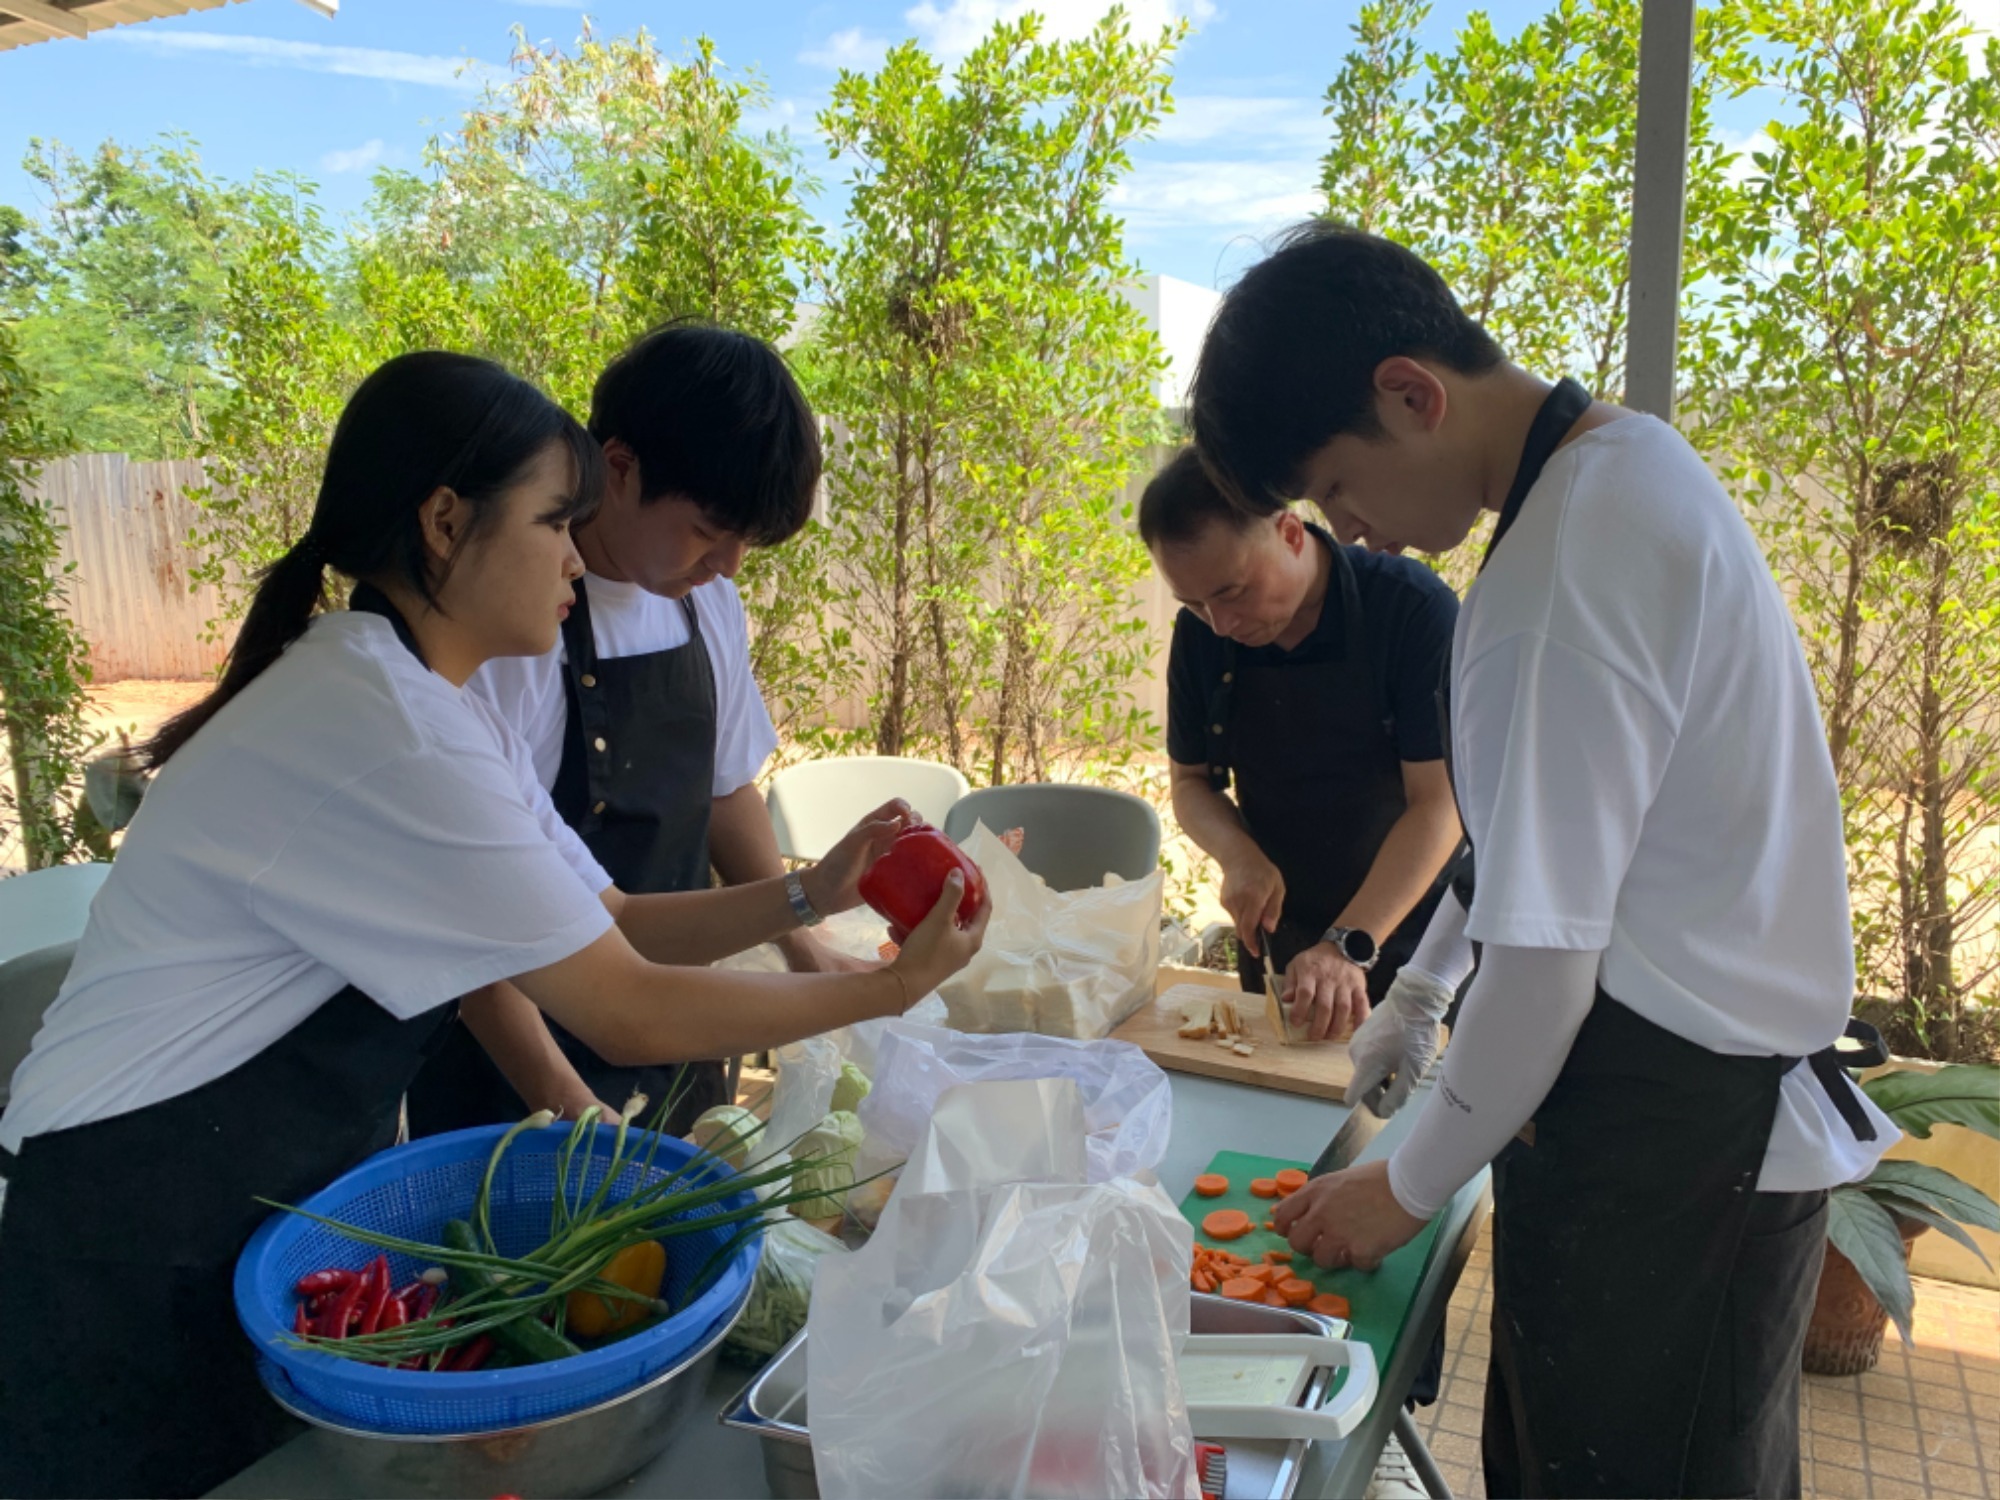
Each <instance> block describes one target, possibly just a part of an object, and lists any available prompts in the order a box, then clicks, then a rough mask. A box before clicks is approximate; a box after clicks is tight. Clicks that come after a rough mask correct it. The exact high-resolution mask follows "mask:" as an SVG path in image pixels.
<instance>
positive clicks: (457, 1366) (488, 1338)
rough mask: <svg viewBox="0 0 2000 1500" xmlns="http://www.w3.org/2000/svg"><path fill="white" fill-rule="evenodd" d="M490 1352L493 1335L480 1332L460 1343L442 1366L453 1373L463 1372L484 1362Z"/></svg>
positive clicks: (491, 1351)
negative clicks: (471, 1339) (470, 1340)
mask: <svg viewBox="0 0 2000 1500" xmlns="http://www.w3.org/2000/svg"><path fill="white" fill-rule="evenodd" d="M492 1354H493V1335H492V1334H490V1333H482V1334H480V1335H479V1337H478V1338H476V1339H474V1340H473V1341H472V1342H471V1343H469V1344H465V1345H462V1346H461V1347H460V1348H459V1349H458V1351H457V1352H456V1353H455V1354H454V1355H453V1356H452V1358H451V1360H450V1362H449V1363H447V1364H446V1365H444V1366H443V1368H444V1369H446V1370H448V1371H450V1372H451V1373H452V1374H454V1375H461V1374H465V1373H467V1372H469V1371H472V1370H476V1369H478V1368H479V1367H480V1366H481V1365H483V1364H485V1363H486V1361H487V1360H488V1359H489V1358H491V1357H492Z"/></svg>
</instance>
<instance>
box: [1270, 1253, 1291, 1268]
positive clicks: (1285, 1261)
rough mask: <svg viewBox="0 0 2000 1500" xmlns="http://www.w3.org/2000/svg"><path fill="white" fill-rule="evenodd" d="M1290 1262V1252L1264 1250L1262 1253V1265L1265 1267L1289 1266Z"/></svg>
mask: <svg viewBox="0 0 2000 1500" xmlns="http://www.w3.org/2000/svg"><path fill="white" fill-rule="evenodd" d="M1291 1261H1292V1252H1291V1251H1289V1250H1266V1251H1265V1252H1264V1264H1265V1265H1267V1266H1285V1265H1290V1264H1291Z"/></svg>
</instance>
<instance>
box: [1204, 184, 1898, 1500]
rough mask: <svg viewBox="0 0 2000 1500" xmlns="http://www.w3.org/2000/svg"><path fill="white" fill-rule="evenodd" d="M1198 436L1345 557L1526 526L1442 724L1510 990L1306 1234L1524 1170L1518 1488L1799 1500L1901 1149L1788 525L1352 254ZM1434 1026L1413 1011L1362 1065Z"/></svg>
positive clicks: (1311, 1218)
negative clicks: (1834, 1347)
mask: <svg viewBox="0 0 2000 1500" xmlns="http://www.w3.org/2000/svg"><path fill="white" fill-rule="evenodd" d="M1191 407H1192V422H1193V426H1194V431H1195V436H1196V441H1197V443H1198V444H1199V445H1200V447H1201V451H1202V453H1203V457H1204V461H1205V462H1206V463H1207V464H1208V465H1209V466H1210V467H1211V469H1212V470H1213V471H1214V472H1215V473H1216V474H1217V475H1218V477H1219V478H1221V479H1222V480H1223V482H1224V483H1225V486H1226V487H1227V488H1228V489H1229V490H1230V491H1231V492H1232V493H1234V494H1236V495H1237V496H1239V497H1241V499H1242V501H1243V503H1245V504H1247V505H1259V504H1265V503H1268V502H1269V501H1270V500H1273V499H1280V500H1282V499H1290V498H1294V497H1306V498H1310V499H1311V500H1313V501H1315V502H1316V503H1318V504H1319V506H1320V507H1321V508H1322V509H1323V510H1324V512H1325V513H1326V515H1327V517H1328V519H1329V521H1330V522H1331V524H1332V526H1333V529H1334V531H1335V532H1336V533H1337V534H1338V535H1339V536H1340V537H1341V539H1342V540H1343V541H1360V542H1365V543H1367V544H1368V545H1370V546H1374V547H1378V548H1383V549H1388V550H1401V549H1403V548H1406V547H1414V548H1418V549H1421V550H1425V551H1431V552H1442V551H1447V550H1449V549H1450V548H1452V547H1455V546H1457V545H1458V544H1459V543H1460V542H1461V541H1463V540H1464V539H1465V537H1466V535H1467V533H1468V532H1469V531H1470V530H1471V528H1472V526H1473V523H1474V522H1475V521H1476V520H1477V519H1478V517H1479V515H1480V513H1481V512H1482V511H1496V512H1498V513H1499V520H1498V523H1497V526H1496V534H1495V541H1494V543H1493V545H1492V547H1491V550H1490V551H1489V553H1488V555H1487V562H1488V564H1489V565H1487V566H1485V567H1484V570H1483V572H1482V574H1481V576H1480V578H1479V580H1478V582H1477V583H1475V584H1474V586H1473V588H1472V590H1471V591H1470V593H1469V594H1468V596H1467V598H1466V600H1465V604H1464V608H1463V610H1462V612H1461V613H1460V615H1459V619H1458V625H1457V631H1456V635H1455V638H1454V642H1453V659H1452V664H1451V670H1450V673H1449V680H1448V683H1447V684H1445V685H1443V692H1442V694H1441V698H1442V701H1443V703H1444V704H1445V705H1446V706H1447V708H1448V713H1449V720H1450V722H1449V724H1448V727H1447V740H1446V748H1447V756H1448V757H1449V760H1450V762H1451V764H1452V768H1453V780H1454V784H1455V787H1456V791H1457V795H1458V798H1459V802H1460V807H1461V811H1462V813H1463V817H1464V822H1465V831H1466V835H1467V837H1468V838H1469V840H1470V841H1471V844H1472V848H1473V851H1474V859H1475V870H1476V879H1475V882H1474V886H1473V891H1472V899H1471V905H1470V911H1469V916H1468V918H1467V922H1466V930H1467V933H1468V934H1469V936H1470V937H1471V939H1472V940H1473V941H1474V942H1475V943H1478V944H1480V945H1482V950H1483V951H1482V958H1481V963H1480V968H1479V972H1478V976H1477V978H1476V979H1475V980H1474V982H1473V987H1472V989H1471V991H1470V992H1469V994H1468V995H1467V997H1466V1001H1465V1004H1464V1007H1463V1012H1462V1015H1461V1016H1460V1019H1459V1025H1458V1028H1457V1031H1456V1034H1455V1035H1454V1037H1453V1039H1452V1046H1451V1048H1450V1051H1449V1052H1448V1053H1447V1054H1446V1055H1445V1057H1444V1059H1443V1062H1442V1064H1441V1067H1440V1076H1439V1078H1438V1081H1437V1086H1436V1087H1435V1088H1434V1089H1431V1090H1427V1091H1426V1092H1425V1095H1424V1102H1423V1105H1422V1112H1421V1114H1420V1116H1419V1118H1418V1119H1417V1121H1416V1123H1415V1126H1414V1128H1413V1129H1412V1130H1410V1132H1409V1133H1408V1135H1407V1136H1406V1137H1405V1138H1404V1139H1403V1140H1402V1142H1401V1143H1400V1144H1399V1145H1398V1146H1397V1148H1396V1149H1395V1151H1394V1152H1393V1153H1392V1154H1391V1155H1390V1157H1389V1158H1388V1159H1387V1160H1386V1161H1381V1162H1374V1163H1370V1164H1368V1165H1365V1166H1360V1167H1355V1168H1350V1169H1348V1170H1346V1171H1342V1172H1335V1173H1330V1174H1328V1175H1326V1176H1324V1177H1321V1178H1318V1179H1316V1180H1315V1181H1313V1182H1311V1183H1309V1184H1308V1185H1307V1186H1306V1187H1305V1188H1303V1189H1302V1190H1301V1191H1299V1192H1298V1193H1297V1194H1295V1195H1294V1196H1293V1197H1292V1198H1290V1199H1288V1200H1287V1201H1286V1202H1285V1203H1283V1204H1282V1205H1280V1206H1279V1207H1278V1208H1277V1209H1276V1210H1275V1214H1274V1217H1275V1218H1276V1221H1277V1223H1278V1227H1279V1228H1280V1229H1281V1230H1283V1231H1284V1232H1286V1233H1287V1234H1288V1236H1289V1238H1290V1240H1291V1242H1292V1244H1293V1246H1294V1247H1295V1248H1296V1249H1298V1250H1300V1251H1303V1252H1307V1253H1310V1254H1311V1255H1312V1256H1313V1258H1314V1259H1315V1260H1316V1261H1317V1262H1318V1263H1319V1264H1321V1265H1323V1266H1338V1265H1353V1266H1359V1267H1363V1268H1368V1267H1373V1266H1375V1265H1377V1264H1379V1263H1380V1262H1381V1260H1382V1258H1383V1257H1384V1256H1385V1255H1387V1254H1389V1253H1390V1252H1392V1251H1393V1250H1395V1249H1396V1248H1397V1247H1399V1246H1401V1245H1403V1244H1405V1243H1406V1242H1408V1241H1409V1240H1410V1239H1412V1238H1413V1237H1414V1236H1415V1235H1416V1234H1417V1232H1418V1231H1419V1230H1420V1229H1421V1228H1422V1227H1423V1226H1424V1224H1425V1223H1426V1222H1427V1221H1428V1220H1429V1219H1430V1218H1431V1217H1432V1216H1433V1215H1435V1214H1436V1213H1437V1212H1438V1211H1439V1210H1440V1209H1441V1208H1442V1207H1443V1206H1444V1205H1445V1204H1446V1203H1447V1202H1448V1201H1449V1200H1450V1198H1451V1197H1452V1196H1453V1194H1454V1193H1455V1192H1456V1191H1457V1190H1458V1189H1459V1188H1460V1187H1461V1186H1463V1185H1464V1184H1465V1183H1466V1182H1468V1181H1469V1180H1470V1179H1472V1178H1473V1177H1474V1176H1476V1175H1477V1173H1478V1172H1479V1170H1480V1169H1481V1168H1482V1167H1484V1166H1485V1165H1486V1164H1487V1163H1488V1162H1491V1163H1493V1167H1494V1188H1495V1204H1496V1207H1495V1219H1494V1276H1495V1291H1496V1296H1495V1310H1494V1318H1493V1353H1492V1359H1491V1365H1490V1368H1489V1373H1488V1379H1487V1410H1486V1420H1485V1431H1484V1438H1483V1448H1484V1457H1485V1467H1486V1483H1487V1490H1488V1493H1490V1494H1495V1495H1500V1494H1517V1495H1518V1494H1527V1495H1607V1494H1645V1495H1680V1494H1729V1495H1753V1494H1754V1495H1795V1494H1797V1493H1798V1485H1799V1477H1798V1431H1797V1411H1798V1369H1799V1352H1800V1346H1801V1344H1802V1342H1803V1339H1804V1334H1805V1324H1806V1319H1807V1316H1808V1314H1809V1312H1810V1309H1811V1306H1812V1301H1813V1293H1814V1290H1815V1287H1816V1285H1817V1281H1818V1274H1819V1266H1820V1259H1821V1256H1822V1253H1823V1247H1824V1242H1825V1221H1826V1189H1828V1188H1830V1187H1832V1186H1834V1185H1836V1184H1839V1183H1842V1182H1846V1181H1850V1180H1852V1179H1854V1178H1856V1177H1858V1176H1860V1175H1863V1174H1865V1173H1866V1172H1867V1171H1868V1170H1869V1168H1870V1167H1871V1166H1872V1165H1873V1163H1874V1161H1875V1159H1876V1157H1878V1156H1879V1155H1880V1154H1881V1152H1882V1151H1883V1150H1885V1149H1886V1148H1887V1147H1888V1146H1889V1144H1890V1143H1891V1142H1892V1141H1893V1139H1894V1138H1895V1134H1896V1132H1895V1130H1894V1127H1893V1126H1891V1125H1890V1124H1889V1122H1888V1121H1887V1120H1886V1119H1885V1118H1883V1117H1882V1116H1881V1115H1880V1113H1879V1112H1878V1111H1875V1110H1874V1109H1873V1108H1872V1106H1870V1105H1868V1104H1867V1102H1866V1100H1865V1098H1863V1096H1861V1095H1860V1093H1859V1091H1858V1090H1856V1089H1855V1088H1854V1087H1853V1085H1852V1083H1851V1081H1850V1080H1849V1079H1848V1078H1847V1077H1846V1075H1845V1074H1844V1073H1842V1072H1840V1071H1839V1068H1838V1066H1837V1065H1836V1064H1835V1063H1834V1061H1833V1058H1832V1053H1831V1050H1830V1049H1831V1048H1832V1046H1833V1044H1834V1043H1835V1041H1836V1040H1837V1039H1838V1038H1840V1036H1841V1035H1842V1031H1843V1028H1844V1025H1845V1023H1846V1021H1847V1017H1848V1009H1849V1005H1850V1002H1851V1000H1852V998H1853V987H1854V967H1853V944H1852V938H1851V934H1850V931H1849V907H1848V897H1847V885H1846V864H1845V855H1844V849H1843V845H1842V828H1841V806H1840V795H1839V789H1838V787H1837V786H1836V784H1835V781H1834V776H1833V767H1832V762H1831V759H1830V757H1829V755H1828V752H1827V748H1826V744H1825V739H1824V734H1823V731H1822V728H1821V724H1820V720H1819V715H1818V710H1817V706H1816V704H1815V702H1814V698H1813V687H1812V680H1811V677H1810V675H1809V672H1808V670H1807V667H1806V663H1805V660H1804V656H1803V654H1802V653H1801V651H1800V649H1799V646H1798V641H1797V637H1796V634H1795V632H1794V629H1793V626H1792V624H1791V620H1790V617H1789V615H1788V613H1787V611H1786V606H1785V601H1784V599H1783V597H1782V596H1781V594H1780V593H1779V590H1778V588H1777V586H1776V584H1775V583H1774V581H1773V580H1772V578H1771V576H1770V573H1769V571H1768V570H1767V568H1766V566H1765V564H1764V561H1763V558H1762V556H1761V554H1760V553H1759V551H1758V549H1757V545H1756V542H1755V539H1754V538H1753V537H1752V535H1751V533H1750V530H1749V528H1748V526H1747V525H1746V524H1745V523H1744V521H1743V519H1742V517H1741V516H1740V515H1739V514H1738V512H1737V511H1736V509H1735V507H1734V505H1733V504H1732V503H1731V501H1730V498H1729V496H1728V495H1727V494H1726V493H1725V492H1724V491H1723V489H1722V487H1721V486H1720V485H1719V484H1718V483H1717V482H1716V481H1715V479H1714V478H1713V477H1712V476H1711V475H1710V474H1709V472H1708V471H1707V469H1706V468H1704V466H1703V465H1702V463H1701V460H1700V459H1699V458H1698V457H1697V456H1696V454H1695V453H1694V451H1693V450H1692V449H1691V448H1690V447H1689V446H1688V445H1687V443H1686V442H1684V441H1683V440H1682V439H1681V437H1680V436H1679V435H1678V434H1677V433H1676V432H1675V431H1674V430H1673V428H1671V427H1670V426H1668V425H1666V424H1665V423H1662V422H1659V421H1657V420H1655V419H1653V418H1651V417H1646V416H1639V415H1635V414H1633V413H1631V412H1628V411H1625V410H1623V409H1622V408H1619V407H1616V406H1613V405H1609V404H1607V403H1604V402H1593V401H1592V400H1591V399H1590V398H1589V396H1588V395H1587V394H1586V393H1585V392H1584V391H1583V390H1582V388H1581V387H1579V386H1577V385H1576V384H1575V383H1574V382H1567V381H1566V382H1563V383H1561V384H1559V385H1558V386H1556V387H1555V388H1554V389H1553V390H1552V389H1551V388H1550V386H1549V384H1548V383H1547V382H1545V381H1543V380H1540V379H1538V378H1536V377H1535V376H1534V375H1532V374H1530V373H1529V372H1527V371H1525V370H1522V369H1520V368H1519V367H1517V366H1515V365H1513V364H1511V363H1509V362H1508V361H1507V360H1506V359H1505V358H1504V357H1503V356H1502V354H1501V351H1500V350H1499V348H1498V347H1497V346H1496V345H1495V344H1494V342H1493V340H1492V339H1491V338H1490V337H1489V336H1488V335H1487V334H1486V332H1485V330H1484V329H1482V328H1481V327H1480V326H1479V325H1478V324H1477V323H1475V322H1474V321H1473V320H1472V319H1470V318H1469V317H1468V316H1467V315H1466V314H1465V313H1464V311H1463V310H1462V309H1461V308H1460V307H1459V305H1458V303H1457V301H1456V300H1455V299H1454V298H1453V297H1452V295H1451V293H1450V291H1449V289H1448V288H1447V287H1446V286H1445V284H1444V282H1443V281H1442V280H1441V279H1440V278H1439V276H1438V275H1437V273H1436V272H1435V271H1433V270H1432V269H1431V268H1430V267H1429V266H1427V265H1426V264H1425V263H1424V262H1423V261H1421V260H1420V259H1419V258H1417V257H1416V256H1415V255H1413V254H1411V253H1410V252H1409V251H1407V250H1405V249H1403V248H1402V247H1401V246H1398V245H1395V244H1392V243H1391V242H1389V241H1386V240H1383V239H1380V238H1377V237H1375V236H1371V235H1366V234H1362V233H1359V232H1356V231H1352V230H1347V229H1344V228H1341V227H1339V226H1336V225H1331V224H1324V223H1316V224H1311V225H1307V226H1304V227H1302V228H1301V229H1299V230H1296V231H1294V232H1293V233H1292V234H1291V235H1290V236H1288V237H1287V239H1286V240H1285V242H1284V243H1283V245H1282V246H1281V248H1280V249H1279V250H1278V251H1277V252H1276V253H1274V254H1273V255H1272V256H1271V257H1270V258H1269V259H1267V260H1266V261H1264V262H1263V263H1262V264H1260V265H1258V266H1257V267H1255V268H1253V269H1252V270H1251V271H1250V272H1249V273H1248V274H1247V275H1246V276H1245V277H1244V278H1243V280H1242V281H1241V282H1240V283H1239V284H1238V285H1237V287H1236V288H1235V289H1234V290H1232V292H1231V293H1230V295H1229V296H1228V298H1227V299H1226V300H1225V302H1224V304H1223V306H1222V308H1221V310H1220V312H1219V313H1218V315H1217V318H1216V320H1215V323H1214V324H1213V326H1212V328H1211V330H1210V332H1209V335H1208V340H1207V343H1206V346H1205V347H1204V350H1203V354H1202V361H1201V367H1200V370H1199V372H1198V374H1197V376H1196V380H1195V384H1194V390H1193V394H1192V401H1191ZM1457 910H1458V907H1457V904H1456V903H1455V902H1448V903H1446V905H1445V907H1444V908H1442V912H1443V915H1442V916H1441V920H1451V918H1452V916H1453V914H1455V913H1456V912H1457ZM1432 1019H1433V1018H1431V1017H1429V1016H1423V1015H1403V1014H1399V1013H1394V1012H1392V1011H1391V1010H1390V1009H1389V1008H1388V1007H1384V1009H1383V1010H1382V1011H1380V1012H1378V1014H1377V1015H1375V1016H1372V1017H1371V1018H1370V1021H1369V1023H1368V1025H1367V1026H1366V1027H1364V1033H1368V1034H1367V1035H1363V1036H1357V1038H1356V1039H1355V1050H1356V1052H1357V1054H1360V1053H1362V1052H1363V1051H1369V1052H1376V1051H1381V1050H1383V1049H1384V1047H1386V1048H1387V1050H1388V1051H1390V1052H1394V1051H1396V1050H1397V1049H1398V1048H1399V1047H1400V1046H1401V1045H1402V1039H1403V1038H1405V1037H1415V1036H1418V1035H1420V1034H1422V1033H1424V1032H1426V1031H1427V1030H1428V1028H1429V1027H1430V1026H1431V1024H1432Z"/></svg>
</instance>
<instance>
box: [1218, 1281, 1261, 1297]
mask: <svg viewBox="0 0 2000 1500" xmlns="http://www.w3.org/2000/svg"><path fill="white" fill-rule="evenodd" d="M1216 1290H1217V1291H1219V1292H1221V1293H1222V1295H1223V1296H1225V1297H1234V1298H1235V1299H1236V1300H1237V1301H1238V1302H1255V1301H1257V1300H1258V1299H1259V1298H1261V1297H1262V1296H1263V1295H1264V1283H1263V1282H1261V1281H1252V1280H1250V1278H1249V1277H1247V1276H1238V1277H1234V1278H1232V1279H1230V1280H1228V1281H1225V1282H1223V1283H1222V1285H1221V1286H1219V1287H1217V1288H1216Z"/></svg>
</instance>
